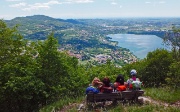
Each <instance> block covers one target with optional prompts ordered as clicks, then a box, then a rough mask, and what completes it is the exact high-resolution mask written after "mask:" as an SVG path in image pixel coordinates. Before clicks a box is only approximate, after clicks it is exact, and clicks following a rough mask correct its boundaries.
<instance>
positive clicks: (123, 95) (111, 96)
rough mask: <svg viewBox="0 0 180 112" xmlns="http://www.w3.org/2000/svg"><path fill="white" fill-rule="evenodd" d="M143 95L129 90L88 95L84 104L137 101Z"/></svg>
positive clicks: (140, 91) (139, 91)
mask: <svg viewBox="0 0 180 112" xmlns="http://www.w3.org/2000/svg"><path fill="white" fill-rule="evenodd" d="M143 94H144V91H143V90H131V91H121V92H112V93H98V94H93V93H88V94H87V97H86V103H96V102H104V101H129V100H131V101H138V97H139V96H142V95H143Z"/></svg>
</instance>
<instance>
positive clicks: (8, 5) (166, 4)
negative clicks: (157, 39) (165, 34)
mask: <svg viewBox="0 0 180 112" xmlns="http://www.w3.org/2000/svg"><path fill="white" fill-rule="evenodd" d="M0 4H1V7H0V19H4V20H11V19H13V18H15V17H25V16H32V15H46V16H50V17H53V18H61V19H85V18H91V19H92V18H122V17H180V0H0Z"/></svg>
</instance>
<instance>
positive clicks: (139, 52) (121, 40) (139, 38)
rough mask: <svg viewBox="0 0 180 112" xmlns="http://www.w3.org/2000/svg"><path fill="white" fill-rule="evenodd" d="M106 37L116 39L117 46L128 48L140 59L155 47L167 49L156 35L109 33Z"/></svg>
mask: <svg viewBox="0 0 180 112" xmlns="http://www.w3.org/2000/svg"><path fill="white" fill-rule="evenodd" d="M108 37H111V38H112V39H111V40H112V41H117V42H118V46H119V47H123V48H127V49H129V50H130V51H131V52H132V53H133V54H134V55H136V56H137V57H138V58H140V59H143V58H145V57H146V56H147V54H148V52H151V51H154V50H156V49H157V48H164V49H169V48H167V46H165V45H164V44H163V39H162V38H160V37H158V36H156V35H135V34H110V35H108Z"/></svg>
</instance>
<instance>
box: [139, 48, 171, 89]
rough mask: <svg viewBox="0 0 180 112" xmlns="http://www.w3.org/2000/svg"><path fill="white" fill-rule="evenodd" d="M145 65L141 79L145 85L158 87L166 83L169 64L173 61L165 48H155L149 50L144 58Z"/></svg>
mask: <svg viewBox="0 0 180 112" xmlns="http://www.w3.org/2000/svg"><path fill="white" fill-rule="evenodd" d="M146 61H147V65H146V67H145V73H144V76H143V77H142V80H143V81H145V82H146V84H147V86H155V87H159V86H162V85H163V84H166V81H165V79H166V77H167V74H168V72H169V66H170V65H171V63H173V57H172V54H171V53H170V52H169V51H167V50H165V49H156V50H155V51H153V52H149V53H148V55H147V58H146Z"/></svg>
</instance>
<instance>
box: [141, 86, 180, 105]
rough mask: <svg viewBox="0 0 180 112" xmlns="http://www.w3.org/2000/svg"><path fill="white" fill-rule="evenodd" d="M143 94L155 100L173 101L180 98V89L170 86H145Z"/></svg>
mask: <svg viewBox="0 0 180 112" xmlns="http://www.w3.org/2000/svg"><path fill="white" fill-rule="evenodd" d="M144 90H145V96H150V97H151V98H153V99H155V100H161V101H164V102H167V103H173V102H176V101H179V100H180V90H173V89H171V88H145V89H144Z"/></svg>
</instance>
